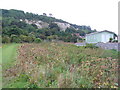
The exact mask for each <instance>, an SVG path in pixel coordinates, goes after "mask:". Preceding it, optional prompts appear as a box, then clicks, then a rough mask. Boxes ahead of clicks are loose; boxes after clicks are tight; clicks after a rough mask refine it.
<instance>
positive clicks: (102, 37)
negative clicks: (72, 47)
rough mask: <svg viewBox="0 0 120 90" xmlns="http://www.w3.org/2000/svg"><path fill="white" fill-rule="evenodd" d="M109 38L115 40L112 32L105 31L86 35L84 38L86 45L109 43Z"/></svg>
mask: <svg viewBox="0 0 120 90" xmlns="http://www.w3.org/2000/svg"><path fill="white" fill-rule="evenodd" d="M110 38H112V39H113V40H117V35H116V34H115V33H114V32H111V31H107V30H104V31H100V32H94V33H90V34H86V37H85V39H86V43H98V42H103V43H107V42H109V40H110Z"/></svg>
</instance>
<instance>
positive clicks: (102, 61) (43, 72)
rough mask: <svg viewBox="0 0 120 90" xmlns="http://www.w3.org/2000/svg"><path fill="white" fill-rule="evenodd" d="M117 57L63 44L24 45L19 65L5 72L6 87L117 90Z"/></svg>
mask: <svg viewBox="0 0 120 90" xmlns="http://www.w3.org/2000/svg"><path fill="white" fill-rule="evenodd" d="M11 53H12V52H11ZM107 53H108V54H107ZM117 55H118V54H117V52H116V51H112V52H111V51H105V50H102V49H99V48H95V49H94V48H85V47H77V46H75V45H72V44H68V43H63V42H57V43H56V42H48V43H40V44H22V45H21V46H20V47H19V48H18V57H17V61H16V64H15V65H13V66H12V67H10V68H9V69H6V70H5V69H3V70H4V71H3V78H4V81H3V83H4V84H3V87H7V88H117V84H118V81H117V80H118V79H117V77H118V75H117V60H118V59H117Z"/></svg>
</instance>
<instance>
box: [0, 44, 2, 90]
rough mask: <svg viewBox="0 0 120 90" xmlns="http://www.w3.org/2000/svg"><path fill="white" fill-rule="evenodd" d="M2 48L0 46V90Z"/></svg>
mask: <svg viewBox="0 0 120 90" xmlns="http://www.w3.org/2000/svg"><path fill="white" fill-rule="evenodd" d="M1 65H2V47H1V46H0V89H1V88H2V66H1Z"/></svg>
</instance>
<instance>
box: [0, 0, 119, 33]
mask: <svg viewBox="0 0 120 90" xmlns="http://www.w3.org/2000/svg"><path fill="white" fill-rule="evenodd" d="M118 1H119V0H1V1H0V8H1V9H17V10H23V11H25V12H32V13H35V14H40V15H41V14H43V13H46V14H49V13H52V14H53V16H54V17H55V18H57V19H62V20H64V21H67V22H69V23H72V24H77V25H86V26H91V28H92V29H96V30H97V31H102V30H109V31H112V32H115V33H116V34H118Z"/></svg>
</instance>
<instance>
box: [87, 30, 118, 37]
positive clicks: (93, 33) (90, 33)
mask: <svg viewBox="0 0 120 90" xmlns="http://www.w3.org/2000/svg"><path fill="white" fill-rule="evenodd" d="M101 32H109V33H112V34H114V35H115V36H117V34H115V33H114V32H111V31H108V30H104V31H99V32H93V33H90V34H86V35H92V34H97V33H101Z"/></svg>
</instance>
